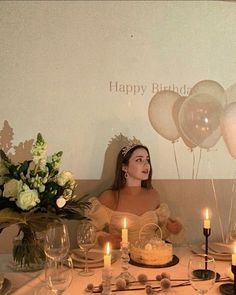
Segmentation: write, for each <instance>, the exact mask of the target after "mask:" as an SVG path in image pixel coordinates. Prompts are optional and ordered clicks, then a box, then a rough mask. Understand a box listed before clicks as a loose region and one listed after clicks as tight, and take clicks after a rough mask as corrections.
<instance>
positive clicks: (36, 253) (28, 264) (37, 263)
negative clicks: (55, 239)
mask: <svg viewBox="0 0 236 295" xmlns="http://www.w3.org/2000/svg"><path fill="white" fill-rule="evenodd" d="M13 260H14V266H13V267H14V270H15V271H36V270H40V269H43V267H44V263H45V253H44V250H43V237H42V236H40V235H39V234H38V233H36V232H35V231H33V230H32V229H31V228H30V227H29V226H28V225H20V226H19V232H18V234H17V236H16V237H15V238H14V240H13Z"/></svg>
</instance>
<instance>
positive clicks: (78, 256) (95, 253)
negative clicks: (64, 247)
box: [71, 249, 119, 268]
mask: <svg viewBox="0 0 236 295" xmlns="http://www.w3.org/2000/svg"><path fill="white" fill-rule="evenodd" d="M118 256H119V254H118V253H115V252H112V253H111V263H114V262H115V261H116V260H117V259H118ZM103 257H104V252H103V251H102V250H100V249H91V250H90V251H89V253H88V267H89V268H99V267H103V266H104V261H103ZM71 258H72V260H73V265H74V267H77V268H84V264H85V258H84V253H83V251H81V250H80V249H74V250H71Z"/></svg>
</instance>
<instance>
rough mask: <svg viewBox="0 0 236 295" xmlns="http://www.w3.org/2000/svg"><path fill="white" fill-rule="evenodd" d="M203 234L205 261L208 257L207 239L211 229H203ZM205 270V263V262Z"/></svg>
mask: <svg viewBox="0 0 236 295" xmlns="http://www.w3.org/2000/svg"><path fill="white" fill-rule="evenodd" d="M203 234H204V236H205V254H206V259H207V255H208V237H209V236H210V235H211V229H210V228H205V227H204V228H203ZM205 269H207V261H206V262H205Z"/></svg>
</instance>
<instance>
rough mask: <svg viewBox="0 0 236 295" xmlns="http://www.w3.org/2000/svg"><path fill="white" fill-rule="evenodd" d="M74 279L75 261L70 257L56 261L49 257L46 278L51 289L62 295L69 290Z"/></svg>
mask: <svg viewBox="0 0 236 295" xmlns="http://www.w3.org/2000/svg"><path fill="white" fill-rule="evenodd" d="M72 279H73V262H72V259H71V258H70V257H67V258H63V259H62V260H60V261H56V260H53V259H50V258H47V261H46V265H45V280H46V283H47V285H48V287H49V289H50V290H51V291H52V292H53V293H55V294H57V295H61V294H63V293H64V292H65V290H67V289H68V288H69V286H70V284H71V282H72Z"/></svg>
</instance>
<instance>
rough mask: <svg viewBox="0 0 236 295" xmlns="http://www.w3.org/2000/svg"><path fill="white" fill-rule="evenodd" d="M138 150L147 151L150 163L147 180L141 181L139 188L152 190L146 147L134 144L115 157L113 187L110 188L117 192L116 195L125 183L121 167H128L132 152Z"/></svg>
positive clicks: (124, 148)
mask: <svg viewBox="0 0 236 295" xmlns="http://www.w3.org/2000/svg"><path fill="white" fill-rule="evenodd" d="M139 148H143V149H145V150H146V151H147V153H148V156H149V163H150V172H149V176H148V179H147V180H142V182H141V187H144V188H148V189H149V188H152V183H151V181H152V164H151V160H150V153H149V150H148V148H147V147H146V146H144V145H142V144H136V145H134V146H131V147H129V146H127V147H123V148H122V149H121V150H120V152H119V154H118V156H117V161H116V171H115V179H114V182H113V185H112V187H111V190H114V191H116V190H117V191H118V195H119V190H120V189H121V188H123V187H124V186H125V183H126V179H125V172H124V171H123V170H122V167H123V165H124V164H125V165H128V163H129V159H130V157H131V156H132V154H133V152H134V151H135V150H136V149H139Z"/></svg>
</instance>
